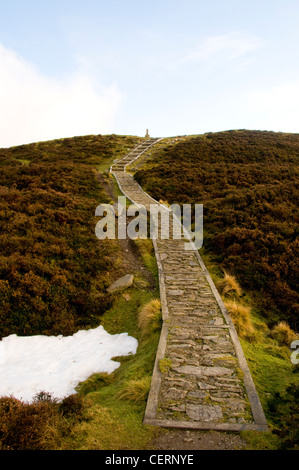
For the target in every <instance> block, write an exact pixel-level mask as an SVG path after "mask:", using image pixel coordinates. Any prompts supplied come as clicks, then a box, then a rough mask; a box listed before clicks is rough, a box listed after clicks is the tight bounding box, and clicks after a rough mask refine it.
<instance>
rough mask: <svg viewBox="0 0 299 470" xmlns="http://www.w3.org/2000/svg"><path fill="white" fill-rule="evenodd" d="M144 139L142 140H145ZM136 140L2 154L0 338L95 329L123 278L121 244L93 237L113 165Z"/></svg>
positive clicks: (64, 142)
mask: <svg viewBox="0 0 299 470" xmlns="http://www.w3.org/2000/svg"><path fill="white" fill-rule="evenodd" d="M139 140H140V139H139ZM137 142H138V138H133V137H120V136H86V137H74V138H73V139H61V140H56V141H49V142H41V143H36V144H30V145H23V146H19V147H12V148H9V149H0V168H1V172H0V194H1V200H0V243H1V253H0V337H3V336H7V335H9V334H18V335H35V334H47V335H50V334H64V335H70V334H73V333H74V332H75V331H77V330H78V328H81V327H88V326H95V325H97V324H98V323H99V319H100V317H101V315H102V314H103V312H104V311H105V310H107V309H108V308H109V307H110V306H111V305H112V301H113V297H112V296H111V295H107V293H106V288H107V287H108V286H109V282H111V279H114V278H115V277H116V276H117V275H118V274H119V275H120V274H122V273H123V263H122V261H121V255H120V247H119V245H118V244H117V242H116V241H114V240H106V241H105V242H102V243H101V244H100V243H99V242H98V240H97V239H96V237H95V235H94V227H95V223H96V222H95V221H96V219H95V217H94V213H95V208H96V207H97V205H98V204H100V203H104V202H109V201H110V200H111V195H110V194H108V192H109V191H108V192H107V188H109V186H108V185H107V181H106V178H105V177H104V176H103V174H102V173H101V172H99V171H98V169H99V168H105V167H106V168H109V165H110V163H111V161H112V160H113V159H114V158H115V157H116V156H117V155H123V154H125V153H126V152H127V151H128V149H129V148H131V147H133V146H134V145H136V143H137Z"/></svg>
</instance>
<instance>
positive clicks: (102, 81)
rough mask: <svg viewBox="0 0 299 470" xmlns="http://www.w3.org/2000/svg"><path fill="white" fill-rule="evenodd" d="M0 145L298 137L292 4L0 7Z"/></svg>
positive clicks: (18, 1)
mask: <svg viewBox="0 0 299 470" xmlns="http://www.w3.org/2000/svg"><path fill="white" fill-rule="evenodd" d="M0 7H1V9H0V147H10V146H14V145H21V144H26V143H30V142H37V141H43V140H51V139H56V138H62V137H72V136H75V135H76V136H78V135H89V134H112V133H114V134H120V135H138V136H144V135H145V133H146V130H147V129H149V133H150V135H151V136H153V137H170V136H177V135H193V134H203V133H205V132H217V131H223V130H230V129H255V130H270V131H278V132H291V133H298V132H299V54H298V45H299V28H298V24H299V2H298V0H284V1H283V2H282V1H281V0H280V1H277V0H258V1H257V0H251V1H250V2H249V1H246V2H245V1H242V0H226V1H223V0H209V1H208V2H207V1H202V0H184V1H178V0H171V1H170V0H151V1H150V2H144V1H143V2H141V1H140V0H122V1H121V0H109V1H104V0H84V1H82V0H81V1H80V0H43V1H40V0H39V1H37V0H26V2H25V1H24V0H0Z"/></svg>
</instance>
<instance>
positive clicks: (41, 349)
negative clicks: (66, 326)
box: [0, 326, 138, 402]
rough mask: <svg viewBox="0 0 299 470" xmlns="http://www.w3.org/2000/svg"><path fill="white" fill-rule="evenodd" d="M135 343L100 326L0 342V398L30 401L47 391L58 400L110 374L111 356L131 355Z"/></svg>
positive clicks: (125, 336) (13, 338)
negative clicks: (96, 376) (90, 379)
mask: <svg viewBox="0 0 299 470" xmlns="http://www.w3.org/2000/svg"><path fill="white" fill-rule="evenodd" d="M137 345H138V342H137V340H136V339H135V338H133V337H131V336H129V335H128V334H127V333H121V334H117V335H110V334H109V333H107V331H105V330H104V328H103V327H102V326H99V327H98V328H95V329H90V330H81V331H78V332H77V333H75V334H74V335H73V336H62V335H60V336H43V335H37V336H28V337H26V336H17V335H10V336H7V337H5V338H3V339H2V341H0V396H10V395H11V396H14V397H15V398H18V399H20V400H23V401H24V402H31V401H32V399H33V398H34V396H35V395H36V394H37V393H39V392H41V391H44V392H48V393H51V395H52V396H53V397H54V398H57V399H62V398H64V397H66V396H68V395H71V394H72V393H75V387H76V386H77V384H78V383H79V382H82V381H84V380H86V379H87V378H88V377H90V376H91V375H92V374H94V373H99V372H107V373H108V374H110V373H111V372H113V371H114V370H115V369H117V368H118V367H119V365H120V363H119V362H116V361H113V360H112V358H113V357H117V356H127V355H129V354H135V353H136V350H137Z"/></svg>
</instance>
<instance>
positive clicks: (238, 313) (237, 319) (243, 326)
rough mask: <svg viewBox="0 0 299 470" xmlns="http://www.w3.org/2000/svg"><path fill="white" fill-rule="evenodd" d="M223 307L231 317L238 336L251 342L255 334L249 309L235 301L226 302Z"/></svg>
mask: <svg viewBox="0 0 299 470" xmlns="http://www.w3.org/2000/svg"><path fill="white" fill-rule="evenodd" d="M225 306H226V308H227V311H228V313H229V314H230V316H231V319H232V321H233V323H234V325H235V328H236V330H237V333H238V335H239V336H240V337H241V338H244V339H247V340H248V341H253V340H254V339H255V336H256V333H255V329H254V326H253V324H252V320H251V309H250V307H248V306H246V305H242V304H241V303H240V302H237V301H236V300H227V301H226V302H225Z"/></svg>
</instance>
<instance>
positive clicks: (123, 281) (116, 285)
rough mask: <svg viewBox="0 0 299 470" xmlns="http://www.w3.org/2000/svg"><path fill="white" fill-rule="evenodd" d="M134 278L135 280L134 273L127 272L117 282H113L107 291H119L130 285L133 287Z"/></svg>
mask: <svg viewBox="0 0 299 470" xmlns="http://www.w3.org/2000/svg"><path fill="white" fill-rule="evenodd" d="M133 280H134V276H133V274H126V275H125V276H123V277H120V278H119V279H117V280H116V281H115V282H113V284H111V286H110V287H108V289H107V292H109V293H110V294H111V293H112V292H117V291H120V290H124V289H127V288H128V287H131V285H132V284H133Z"/></svg>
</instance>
